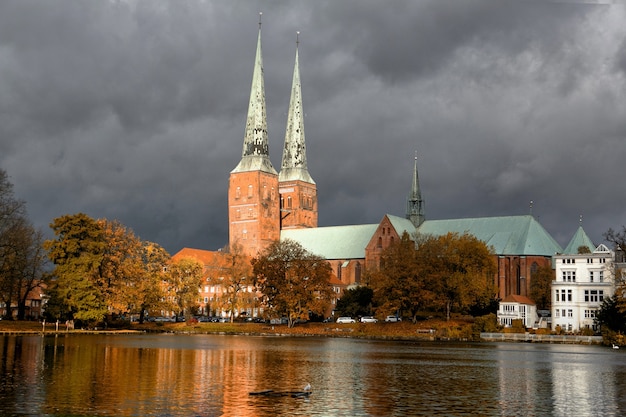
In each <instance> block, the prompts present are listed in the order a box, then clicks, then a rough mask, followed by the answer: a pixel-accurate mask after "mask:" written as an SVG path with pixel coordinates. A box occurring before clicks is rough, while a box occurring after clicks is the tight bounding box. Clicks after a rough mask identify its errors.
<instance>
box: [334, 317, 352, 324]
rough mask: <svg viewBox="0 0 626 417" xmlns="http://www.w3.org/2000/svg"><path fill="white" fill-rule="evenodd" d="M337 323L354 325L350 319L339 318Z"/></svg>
mask: <svg viewBox="0 0 626 417" xmlns="http://www.w3.org/2000/svg"><path fill="white" fill-rule="evenodd" d="M337 323H356V321H355V320H354V319H353V318H352V317H339V318H338V319H337Z"/></svg>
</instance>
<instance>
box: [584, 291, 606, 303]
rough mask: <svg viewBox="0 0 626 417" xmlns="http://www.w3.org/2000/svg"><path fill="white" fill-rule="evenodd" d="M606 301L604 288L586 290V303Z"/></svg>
mask: <svg viewBox="0 0 626 417" xmlns="http://www.w3.org/2000/svg"><path fill="white" fill-rule="evenodd" d="M602 301H604V291H603V290H585V302H586V303H598V302H602Z"/></svg>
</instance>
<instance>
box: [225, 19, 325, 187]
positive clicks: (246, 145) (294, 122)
mask: <svg viewBox="0 0 626 417" xmlns="http://www.w3.org/2000/svg"><path fill="white" fill-rule="evenodd" d="M260 16H261V15H260V14H259V36H258V40H257V48H256V58H255V60H254V71H253V74H252V87H251V89H250V103H249V105H248V117H247V119H246V131H245V134H244V142H243V151H242V153H241V161H240V162H239V164H238V165H237V167H235V169H234V170H233V171H232V172H244V171H257V170H260V171H264V172H267V173H270V174H277V172H276V170H275V169H274V167H273V166H272V163H271V161H270V158H269V140H268V134H267V114H266V109H265V83H264V77H263V57H262V52H261V18H260ZM299 34H300V32H298V37H297V38H296V59H295V66H294V70H293V80H292V86H291V99H290V101H289V111H288V114H287V129H286V132H285V147H284V149H283V159H282V166H281V172H280V174H279V181H289V180H302V181H306V182H310V183H313V184H314V183H315V182H314V181H313V179H312V178H311V175H310V174H309V172H308V170H307V163H306V145H305V141H304V114H303V110H302V88H301V84H300V69H299V65H298V46H299Z"/></svg>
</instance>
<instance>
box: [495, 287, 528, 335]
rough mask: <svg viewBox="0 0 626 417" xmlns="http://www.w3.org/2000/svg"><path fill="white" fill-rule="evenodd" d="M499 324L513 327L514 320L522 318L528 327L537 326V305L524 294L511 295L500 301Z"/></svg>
mask: <svg viewBox="0 0 626 417" xmlns="http://www.w3.org/2000/svg"><path fill="white" fill-rule="evenodd" d="M497 317H498V324H500V325H501V326H504V327H511V326H512V325H513V321H514V320H521V321H522V324H523V325H524V327H526V328H532V327H535V324H536V323H537V319H538V317H537V306H536V305H535V303H534V302H533V301H532V300H531V299H530V298H528V297H524V296H523V295H509V296H507V297H506V298H505V299H504V300H502V301H500V305H499V307H498V313H497Z"/></svg>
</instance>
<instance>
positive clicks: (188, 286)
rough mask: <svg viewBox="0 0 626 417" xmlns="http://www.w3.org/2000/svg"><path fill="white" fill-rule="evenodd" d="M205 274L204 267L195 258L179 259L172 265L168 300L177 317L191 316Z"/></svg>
mask: <svg viewBox="0 0 626 417" xmlns="http://www.w3.org/2000/svg"><path fill="white" fill-rule="evenodd" d="M203 272H204V266H203V265H202V264H201V263H200V262H198V261H197V260H196V259H193V258H182V259H178V260H176V261H174V262H172V263H171V264H170V266H169V268H168V274H167V275H168V283H167V289H166V298H167V299H168V300H169V301H170V306H169V308H170V309H171V310H173V311H174V312H175V313H176V316H181V315H187V316H189V315H190V312H191V308H192V307H193V306H195V305H196V301H197V299H198V288H200V285H202V276H203Z"/></svg>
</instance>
